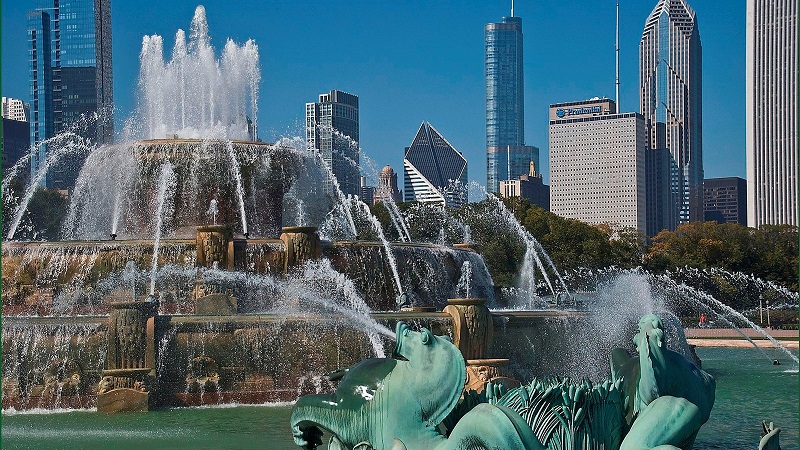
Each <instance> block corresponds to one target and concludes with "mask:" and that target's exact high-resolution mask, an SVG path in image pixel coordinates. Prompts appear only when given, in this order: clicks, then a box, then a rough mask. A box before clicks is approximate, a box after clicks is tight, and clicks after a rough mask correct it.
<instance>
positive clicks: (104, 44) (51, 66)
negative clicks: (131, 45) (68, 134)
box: [28, 0, 114, 189]
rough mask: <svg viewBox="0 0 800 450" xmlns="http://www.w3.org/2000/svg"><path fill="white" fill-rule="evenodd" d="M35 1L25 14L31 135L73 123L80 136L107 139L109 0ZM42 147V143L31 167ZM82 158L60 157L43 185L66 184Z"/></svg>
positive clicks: (110, 124)
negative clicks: (60, 162) (61, 158)
mask: <svg viewBox="0 0 800 450" xmlns="http://www.w3.org/2000/svg"><path fill="white" fill-rule="evenodd" d="M35 5H36V9H35V10H34V11H32V12H30V13H29V14H28V43H29V48H28V50H29V54H30V74H31V76H30V93H31V106H32V111H31V115H32V117H31V119H32V120H31V121H30V122H31V141H32V142H33V143H38V142H41V141H42V140H45V139H47V138H49V137H52V136H53V135H55V134H56V133H58V132H59V131H61V130H63V129H65V128H69V127H73V126H76V124H77V126H76V131H77V132H78V133H79V134H82V135H83V137H84V138H86V139H88V140H90V141H92V142H97V143H107V142H111V140H112V139H113V135H114V120H113V103H114V101H113V91H114V88H113V78H112V61H111V1H110V0H73V1H69V2H63V1H59V0H36V2H35ZM95 113H99V114H98V116H97V117H93V116H94V114H95ZM79 122H80V123H79ZM46 152H47V148H46V147H44V146H43V147H42V148H41V150H40V154H39V155H37V156H36V157H35V161H33V163H32V164H31V170H32V171H35V170H36V169H37V167H38V164H40V163H41V162H42V160H43V159H44V157H45V155H46ZM81 164H82V160H80V158H77V159H75V158H73V159H72V160H67V161H64V163H63V164H61V165H60V166H59V167H56V168H55V170H53V171H52V172H53V173H52V176H51V177H50V178H49V179H48V185H51V186H52V187H55V188H58V189H68V188H70V187H71V186H72V185H74V183H75V178H76V177H77V172H78V170H79V169H80V165H81Z"/></svg>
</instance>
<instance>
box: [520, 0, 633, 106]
mask: <svg viewBox="0 0 800 450" xmlns="http://www.w3.org/2000/svg"><path fill="white" fill-rule="evenodd" d="M512 2H513V0H512ZM512 11H513V7H512ZM512 15H513V13H512ZM615 50H616V53H617V64H616V67H617V82H616V88H617V97H616V101H615V103H616V104H617V113H619V112H620V111H621V108H620V106H619V2H617V42H616V45H615Z"/></svg>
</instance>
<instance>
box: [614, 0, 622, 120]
mask: <svg viewBox="0 0 800 450" xmlns="http://www.w3.org/2000/svg"><path fill="white" fill-rule="evenodd" d="M616 39H617V41H616V44H615V46H614V49H615V51H616V54H617V55H616V56H617V63H616V68H617V81H616V88H617V89H616V90H617V96H616V98H615V103H616V104H617V113H619V112H620V111H621V110H622V109H621V108H620V106H619V1H618V2H617V36H616Z"/></svg>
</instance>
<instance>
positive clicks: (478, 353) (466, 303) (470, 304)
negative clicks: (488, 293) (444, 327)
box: [444, 298, 494, 359]
mask: <svg viewBox="0 0 800 450" xmlns="http://www.w3.org/2000/svg"><path fill="white" fill-rule="evenodd" d="M444 312H446V313H447V314H450V316H452V317H453V343H454V344H455V345H456V347H458V349H459V350H461V354H462V355H464V359H483V358H485V357H486V353H487V351H488V350H489V348H491V346H492V335H493V334H494V324H493V323H492V314H491V313H490V312H489V308H487V307H486V299H482V298H451V299H448V300H447V306H445V308H444Z"/></svg>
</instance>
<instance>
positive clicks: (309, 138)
mask: <svg viewBox="0 0 800 450" xmlns="http://www.w3.org/2000/svg"><path fill="white" fill-rule="evenodd" d="M306 145H307V146H308V148H313V149H316V150H317V151H318V152H320V153H321V154H322V159H323V160H324V161H325V163H326V164H327V165H328V167H329V168H330V169H331V171H332V172H333V174H334V175H335V176H336V180H337V181H338V182H339V188H340V189H341V190H342V192H343V193H345V194H349V195H360V193H361V183H360V180H361V176H360V175H361V174H360V170H359V162H358V152H359V148H358V96H356V95H353V94H348V93H346V92H342V91H337V90H332V91H330V92H328V93H326V94H320V96H319V101H318V102H317V103H306ZM331 189H332V185H331V183H330V182H326V184H325V190H326V192H331Z"/></svg>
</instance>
